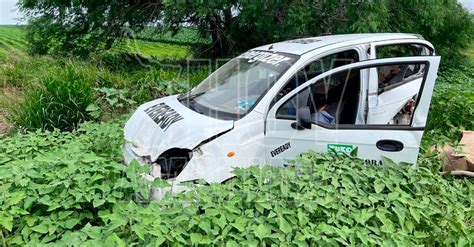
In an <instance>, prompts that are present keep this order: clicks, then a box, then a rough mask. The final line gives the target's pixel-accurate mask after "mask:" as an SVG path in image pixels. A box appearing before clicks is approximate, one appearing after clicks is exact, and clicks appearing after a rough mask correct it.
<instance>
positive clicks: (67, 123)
mask: <svg viewBox="0 0 474 247" xmlns="http://www.w3.org/2000/svg"><path fill="white" fill-rule="evenodd" d="M81 72H82V71H80V70H77V69H76V68H75V67H74V66H73V65H71V64H67V65H66V67H65V68H62V69H57V70H56V69H54V70H53V71H51V72H50V73H49V74H47V75H46V76H44V77H42V78H41V79H40V80H39V83H38V84H37V85H34V86H33V88H31V89H30V90H28V91H27V92H26V93H25V95H24V97H23V98H22V99H21V100H20V101H19V102H17V103H16V104H13V105H11V106H10V107H9V110H10V113H11V114H10V116H11V119H10V120H11V121H12V122H13V123H14V124H15V125H16V126H19V127H22V128H26V129H36V128H42V129H50V130H51V129H54V128H59V129H62V130H71V129H74V128H75V127H76V126H77V124H79V123H80V122H82V121H86V120H88V119H90V117H89V115H88V114H87V111H86V108H87V106H88V105H90V104H91V103H93V102H94V93H93V91H92V88H91V81H90V79H89V78H88V76H87V75H86V74H85V73H81Z"/></svg>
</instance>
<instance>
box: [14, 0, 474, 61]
mask: <svg viewBox="0 0 474 247" xmlns="http://www.w3.org/2000/svg"><path fill="white" fill-rule="evenodd" d="M18 6H19V8H20V10H21V11H23V12H24V13H25V15H26V16H27V19H28V24H29V25H28V29H27V30H28V32H27V39H28V41H29V43H30V51H31V52H32V53H37V54H46V53H70V54H73V55H81V56H83V55H88V54H90V53H93V52H96V51H98V50H107V49H110V48H111V47H112V46H113V44H114V43H115V42H117V41H119V40H120V39H123V38H125V37H128V36H130V33H133V32H139V31H140V30H143V29H144V28H148V27H150V26H153V27H154V28H156V31H157V32H166V31H171V32H174V33H176V32H177V31H179V30H180V29H181V28H183V27H189V26H193V27H195V28H197V30H198V31H199V35H201V36H202V37H205V38H208V39H210V40H211V43H210V44H209V45H206V46H203V47H200V49H197V52H196V53H197V56H208V57H209V56H211V57H220V56H226V55H228V54H232V53H235V52H238V51H242V50H245V49H248V48H251V47H255V46H258V45H262V44H268V43H271V42H276V41H281V40H288V39H293V38H301V37H311V36H320V35H330V34H342V33H365V32H404V33H417V34H421V35H423V37H424V38H425V39H427V40H429V41H431V42H432V43H433V44H434V45H435V47H436V48H437V51H438V53H440V54H441V55H443V56H444V59H448V60H451V61H454V60H455V59H457V58H459V55H460V54H461V51H462V49H464V48H466V47H468V45H469V43H470V42H471V40H472V38H473V33H474V32H473V31H474V30H473V16H472V14H470V13H469V12H468V11H467V10H466V9H464V8H463V7H462V6H461V5H460V4H459V3H458V2H457V1H456V0H433V1H428V0H360V1H349V0H258V1H252V0H210V1H203V0H94V1H81V0H20V1H19V3H18Z"/></svg>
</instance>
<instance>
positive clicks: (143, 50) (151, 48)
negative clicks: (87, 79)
mask: <svg viewBox="0 0 474 247" xmlns="http://www.w3.org/2000/svg"><path fill="white" fill-rule="evenodd" d="M149 32H150V31H148V33H149ZM189 32H190V33H191V34H186V33H183V34H178V35H177V36H178V37H186V40H189V38H190V37H189V36H191V37H194V35H195V33H193V32H192V31H189ZM148 33H146V35H145V34H144V35H142V36H144V37H148V36H149V35H150V34H148ZM24 36H25V30H24V27H22V26H1V25H0V55H3V56H8V55H14V54H15V55H19V54H24V53H25V52H26V48H27V41H26V39H25V37H24ZM162 36H163V38H162V39H163V41H164V42H158V41H145V40H133V39H127V40H125V41H121V42H119V43H118V44H116V45H115V47H114V48H113V51H115V52H128V53H136V54H140V55H142V56H145V57H154V58H158V59H159V58H186V57H189V56H190V55H191V54H190V44H189V43H185V44H184V45H183V44H170V42H173V38H172V37H170V35H169V34H166V35H162ZM159 37H161V36H153V37H152V38H154V39H159ZM186 42H189V41H186Z"/></svg>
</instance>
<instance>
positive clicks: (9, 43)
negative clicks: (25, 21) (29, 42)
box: [0, 26, 26, 56]
mask: <svg viewBox="0 0 474 247" xmlns="http://www.w3.org/2000/svg"><path fill="white" fill-rule="evenodd" d="M25 49H26V40H25V39H24V32H23V27H17V26H0V54H1V55H3V56H5V55H9V54H10V55H12V54H16V55H18V54H23V53H24V52H25Z"/></svg>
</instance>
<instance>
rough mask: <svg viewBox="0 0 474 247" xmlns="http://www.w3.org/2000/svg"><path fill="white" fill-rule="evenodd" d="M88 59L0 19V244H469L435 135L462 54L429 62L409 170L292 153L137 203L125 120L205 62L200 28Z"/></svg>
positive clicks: (471, 72) (460, 114) (467, 89)
mask: <svg viewBox="0 0 474 247" xmlns="http://www.w3.org/2000/svg"><path fill="white" fill-rule="evenodd" d="M136 36H137V39H131V40H125V41H121V42H119V43H118V44H116V45H115V47H114V48H113V49H112V50H111V51H106V52H101V53H98V54H93V55H92V56H90V57H88V58H87V59H83V58H76V57H57V56H56V57H55V56H52V55H44V56H32V55H29V54H28V52H27V49H28V45H27V42H26V40H25V38H24V28H23V27H17V26H0V195H1V196H0V207H1V209H2V210H1V211H0V243H1V244H2V245H3V246H24V245H29V246H38V245H47V244H53V245H56V246H71V245H73V246H132V245H138V246H143V245H146V246H179V245H196V246H197V245H201V246H204V245H214V246H223V245H226V246H241V245H244V246H248V245H249V246H270V245H288V246H293V245H295V246H296V245H298V246H315V245H317V246H340V245H356V246H359V245H362V246H369V245H381V246H395V245H400V246H415V245H417V246H421V245H426V246H454V245H456V246H473V245H474V184H473V183H472V179H471V180H469V179H467V178H453V177H452V176H450V175H441V174H440V173H439V169H440V166H441V165H442V162H441V161H440V159H438V158H437V157H436V154H435V153H433V152H432V151H430V147H431V146H432V145H435V144H440V145H441V144H444V143H456V142H457V139H458V137H459V134H460V132H461V131H462V130H466V129H467V130H474V68H473V67H474V52H473V51H474V46H472V45H474V44H472V45H471V49H469V50H468V51H466V54H467V55H468V56H469V58H470V61H471V64H468V65H464V66H459V67H453V68H448V69H445V70H443V71H441V72H440V73H439V78H438V79H437V84H436V87H435V90H434V95H433V98H432V104H431V109H430V114H429V119H428V123H427V127H426V130H425V134H424V137H423V142H422V148H421V152H420V155H419V159H418V163H417V164H418V168H417V169H416V170H415V169H413V168H412V167H411V166H403V165H398V164H394V163H393V162H392V163H391V162H390V161H387V164H386V166H385V167H376V166H368V165H366V164H365V163H364V162H363V161H362V160H360V159H357V158H356V157H347V156H338V155H336V156H332V155H328V154H319V153H313V152H309V153H305V154H303V155H301V157H299V158H298V159H297V160H295V163H297V164H298V165H299V166H297V167H294V168H288V169H274V168H272V167H270V166H263V167H251V168H247V169H238V170H237V171H236V178H235V179H232V180H230V181H229V182H227V183H225V184H211V185H205V186H202V185H200V184H199V183H200V182H197V183H198V185H190V186H191V187H192V188H193V190H192V191H190V192H187V193H180V194H176V195H167V196H166V197H165V198H164V200H162V201H158V202H156V201H155V202H150V201H149V200H148V199H149V198H150V188H152V187H153V186H155V187H160V186H164V184H165V182H164V181H163V180H161V179H156V180H155V181H153V182H149V181H147V180H144V179H142V176H141V174H144V173H148V172H149V168H148V167H145V166H140V165H139V164H138V163H136V162H132V164H131V165H130V166H124V165H123V162H122V155H121V148H120V147H121V145H122V144H123V132H122V128H123V125H124V123H125V120H126V119H127V118H128V116H129V115H130V114H131V112H132V111H133V110H134V109H136V107H137V106H138V105H140V104H141V103H143V102H147V101H150V100H152V99H156V98H159V97H163V96H166V95H171V94H177V93H182V92H185V91H187V90H188V89H189V88H190V87H192V86H194V85H196V84H197V83H199V82H200V81H202V80H203V79H204V78H205V77H206V76H207V75H208V74H209V73H210V68H207V67H204V66H196V67H193V68H192V69H190V70H187V69H183V68H182V67H180V64H179V63H178V62H176V64H171V65H172V66H169V67H166V66H163V65H162V64H159V63H157V64H154V63H153V62H148V61H145V62H143V61H136V60H134V59H133V57H134V56H133V54H140V55H141V56H143V57H146V58H149V59H156V60H157V61H161V60H160V59H166V61H168V62H169V60H170V61H171V62H170V63H172V62H173V59H175V60H176V61H179V60H182V59H184V58H192V53H191V50H192V49H193V48H194V46H196V45H198V44H207V43H209V40H205V39H200V38H198V36H197V33H196V31H195V30H192V29H185V30H184V31H183V32H182V33H178V35H176V36H171V35H170V34H169V33H166V34H156V33H154V32H153V30H150V29H146V30H145V31H143V32H142V33H139V34H137V35H136Z"/></svg>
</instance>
